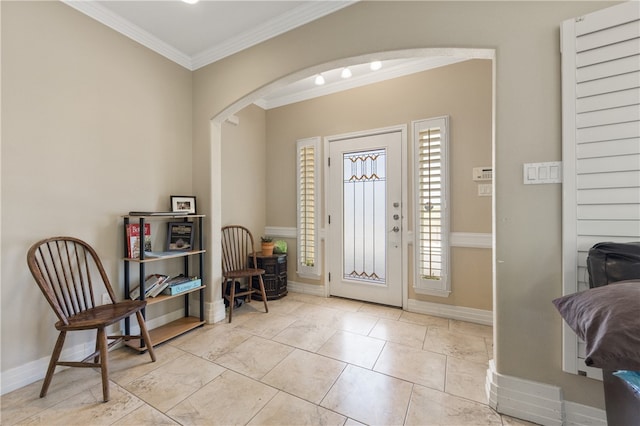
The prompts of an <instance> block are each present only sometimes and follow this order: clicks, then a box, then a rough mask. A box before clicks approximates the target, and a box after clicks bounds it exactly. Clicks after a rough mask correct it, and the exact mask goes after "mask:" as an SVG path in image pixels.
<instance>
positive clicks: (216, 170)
mask: <svg viewBox="0 0 640 426" xmlns="http://www.w3.org/2000/svg"><path fill="white" fill-rule="evenodd" d="M433 56H452V57H456V58H464V59H490V60H492V61H493V60H494V57H495V56H494V51H493V50H490V49H451V48H447V49H407V50H400V51H392V52H381V53H373V54H366V55H360V56H356V57H351V58H344V59H340V60H335V61H330V62H327V63H324V64H321V65H317V66H314V67H310V68H306V69H303V70H300V71H297V72H295V73H293V74H289V75H287V76H284V77H282V78H280V79H278V80H275V81H273V82H271V83H270V84H268V85H265V86H263V87H262V88H260V89H258V90H256V91H254V92H251V93H248V94H246V95H245V96H243V97H242V98H241V99H238V100H236V101H235V102H234V103H233V104H232V105H230V106H229V107H227V108H226V109H224V110H223V111H222V112H220V113H219V114H217V115H216V116H215V117H213V118H212V119H211V122H210V132H211V133H210V141H211V150H212V154H211V197H212V203H211V204H212V214H211V216H212V217H214V218H215V220H217V221H220V218H221V209H220V206H221V205H222V203H221V199H220V198H219V197H220V196H221V192H222V191H221V188H222V177H221V175H220V171H221V169H222V167H221V165H222V164H221V147H222V143H223V140H222V138H223V136H222V124H223V123H224V121H225V120H226V119H227V118H228V117H229V116H231V115H233V114H235V113H237V112H238V111H240V110H241V109H243V108H245V107H247V106H248V105H250V104H251V103H253V102H255V101H257V100H258V99H261V98H262V97H264V96H265V95H266V94H268V93H270V92H271V91H273V90H275V89H278V88H280V87H283V86H285V85H287V84H290V83H292V82H295V81H298V80H300V79H302V78H306V77H309V76H313V75H315V74H318V73H322V72H326V71H328V70H331V69H335V68H341V67H344V66H348V65H354V64H359V63H363V62H369V61H371V60H373V59H380V60H388V59H399V58H420V57H433ZM493 74H494V76H493V80H494V81H493V82H492V90H493V91H494V92H495V83H494V82H495V64H494V73H493ZM493 98H494V101H493V102H492V103H493V104H495V96H493ZM493 108H494V109H495V106H493ZM492 117H495V113H493V114H492ZM494 119H495V118H494ZM492 127H493V126H492ZM493 145H494V143H493V136H492V150H493ZM214 209H218V210H217V211H216V210H214ZM215 220H213V221H212V235H211V238H212V244H211V247H215V246H216V245H217V241H219V235H218V232H219V229H220V226H221V223H216V222H215ZM211 258H213V259H216V258H217V257H216V255H215V253H213V256H211ZM211 277H212V280H211V282H212V283H214V284H216V285H214V286H212V287H213V291H212V292H211V293H210V294H211V295H212V296H211V297H212V298H211V300H209V303H210V305H211V306H212V307H213V308H212V309H213V312H212V315H207V318H212V319H213V321H220V320H222V319H224V305H223V304H222V299H221V298H220V294H221V291H220V287H219V282H220V271H219V265H215V264H214V265H212V274H211ZM494 288H495V286H494Z"/></svg>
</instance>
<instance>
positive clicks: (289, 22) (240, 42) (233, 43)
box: [193, 0, 359, 70]
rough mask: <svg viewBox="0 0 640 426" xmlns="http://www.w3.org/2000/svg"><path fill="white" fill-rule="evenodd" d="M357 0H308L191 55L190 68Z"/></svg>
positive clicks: (256, 42)
mask: <svg viewBox="0 0 640 426" xmlns="http://www.w3.org/2000/svg"><path fill="white" fill-rule="evenodd" d="M358 1H359V0H346V1H314V2H308V3H305V4H304V5H302V6H300V7H297V8H295V9H292V10H290V11H288V12H287V13H284V14H282V15H280V16H278V17H277V18H274V19H271V20H269V21H266V22H264V23H263V24H262V25H259V26H257V27H255V28H254V29H253V30H252V31H249V32H246V33H243V34H240V35H238V36H237V37H233V38H231V39H229V40H227V41H226V42H224V43H222V44H220V45H218V46H215V47H213V48H211V49H209V50H206V51H204V52H202V53H199V54H197V55H195V56H194V57H193V70H196V69H198V68H202V67H204V66H206V65H209V64H211V63H213V62H216V61H219V60H220V59H223V58H225V57H227V56H231V55H233V54H234V53H238V52H240V51H242V50H244V49H247V48H249V47H251V46H255V45H256V44H258V43H262V42H263V41H266V40H269V39H271V38H273V37H276V36H278V35H280V34H283V33H286V32H287V31H291V30H293V29H295V28H297V27H300V26H302V25H305V24H308V23H309V22H312V21H315V20H316V19H320V18H322V17H324V16H327V15H329V14H331V13H333V12H337V11H338V10H340V9H343V8H345V7H347V6H351V5H352V4H354V3H357V2H358Z"/></svg>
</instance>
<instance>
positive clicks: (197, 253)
mask: <svg viewBox="0 0 640 426" xmlns="http://www.w3.org/2000/svg"><path fill="white" fill-rule="evenodd" d="M204 217H205V216H204V215H186V216H185V215H175V216H167V215H163V216H129V215H126V216H123V219H124V232H125V241H124V253H125V257H124V259H123V261H124V264H125V267H124V293H125V297H126V298H127V299H128V298H129V294H130V291H131V270H130V268H131V267H132V265H137V266H138V267H137V272H138V279H139V281H140V299H141V300H144V293H145V288H144V278H145V276H146V274H145V272H146V271H145V265H146V264H148V263H151V262H163V261H167V260H170V259H178V258H182V259H183V260H184V262H183V270H184V272H183V273H184V275H186V276H189V275H190V273H189V259H190V258H193V257H195V258H197V259H198V277H199V278H200V279H201V281H202V285H201V286H200V287H196V288H193V289H190V290H187V291H185V292H182V293H180V294H175V295H171V296H169V295H165V294H160V295H157V296H156V297H152V298H149V299H146V300H147V306H151V305H157V304H159V303H163V302H166V301H168V300H171V299H176V298H183V299H184V311H185V315H184V317H182V318H179V319H177V320H175V321H172V322H170V323H168V324H164V325H162V326H160V327H156V328H154V329H151V330H149V336H150V337H151V342H152V344H153V346H156V345H159V344H160V343H163V342H166V341H167V340H170V339H172V338H174V337H176V336H179V335H181V334H184V333H186V332H188V331H190V330H193V329H194V328H198V327H200V326H202V325H203V324H205V321H204V289H205V288H206V282H205V279H204V255H205V253H206V250H205V249H204V247H203V245H202V241H203V238H202V229H203V228H202V223H203V219H204ZM133 220H135V221H136V222H137V223H138V224H139V225H140V229H141V230H143V229H144V228H145V223H146V222H147V221H165V222H167V221H173V222H176V221H185V222H192V223H193V224H194V225H195V229H196V238H195V242H194V248H195V250H191V251H180V252H178V251H177V252H175V253H170V254H169V253H163V255H162V256H161V257H145V252H144V250H140V257H137V258H131V257H126V254H127V244H128V241H127V238H126V229H127V225H129V224H130V223H132V221H133ZM141 239H144V235H142V236H141ZM141 246H143V244H142V241H141ZM133 269H136V268H133ZM196 292H198V294H199V296H200V299H199V301H200V315H199V317H194V316H190V315H189V297H190V295H191V294H193V293H196ZM143 315H145V316H146V312H145V311H143ZM125 332H126V333H127V334H129V333H130V320H129V318H127V319H125ZM126 344H127V346H130V347H131V348H134V349H136V350H138V351H140V352H144V351H146V350H147V348H146V347H145V345H144V343H143V342H142V341H141V339H135V340H129V341H127V342H126Z"/></svg>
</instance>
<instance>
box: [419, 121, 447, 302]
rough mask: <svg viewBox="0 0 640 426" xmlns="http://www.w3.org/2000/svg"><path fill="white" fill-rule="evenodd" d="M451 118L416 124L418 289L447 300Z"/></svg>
mask: <svg viewBox="0 0 640 426" xmlns="http://www.w3.org/2000/svg"><path fill="white" fill-rule="evenodd" d="M448 127H449V120H448V117H440V118H433V119H427V120H419V121H415V122H413V158H414V164H413V166H414V188H415V201H414V205H415V212H414V219H415V223H414V234H415V241H414V252H415V265H416V267H415V276H414V290H415V291H416V292H417V293H422V294H429V295H434V296H442V297H447V296H448V295H449V294H450V292H451V284H450V280H449V206H448V199H449V193H448V192H449V191H448V184H449V182H448V161H449V159H448V144H449V141H448V140H449V128H448Z"/></svg>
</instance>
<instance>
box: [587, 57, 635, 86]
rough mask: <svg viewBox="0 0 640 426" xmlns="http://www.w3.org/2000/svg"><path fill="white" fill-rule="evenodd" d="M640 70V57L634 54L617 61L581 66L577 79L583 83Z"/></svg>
mask: <svg viewBox="0 0 640 426" xmlns="http://www.w3.org/2000/svg"><path fill="white" fill-rule="evenodd" d="M639 70H640V58H638V55H633V56H628V57H626V58H620V59H616V60H615V61H607V62H602V63H599V64H594V65H590V66H588V67H584V68H580V69H578V70H577V71H576V79H577V80H578V83H582V82H585V81H589V80H596V79H598V78H604V77H610V76H613V75H620V74H626V73H630V72H634V71H639Z"/></svg>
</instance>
